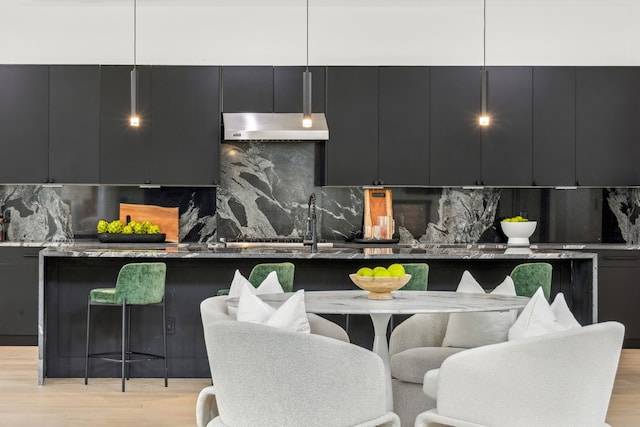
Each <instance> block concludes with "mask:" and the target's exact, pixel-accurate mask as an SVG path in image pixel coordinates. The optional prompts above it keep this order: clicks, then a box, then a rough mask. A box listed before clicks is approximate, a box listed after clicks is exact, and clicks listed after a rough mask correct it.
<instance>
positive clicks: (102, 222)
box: [98, 219, 109, 233]
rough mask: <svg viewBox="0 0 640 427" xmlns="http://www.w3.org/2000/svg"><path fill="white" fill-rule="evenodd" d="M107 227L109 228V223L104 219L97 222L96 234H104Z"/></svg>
mask: <svg viewBox="0 0 640 427" xmlns="http://www.w3.org/2000/svg"><path fill="white" fill-rule="evenodd" d="M107 227H109V223H108V222H107V221H105V220H104V219H101V220H100V221H98V233H106V232H107Z"/></svg>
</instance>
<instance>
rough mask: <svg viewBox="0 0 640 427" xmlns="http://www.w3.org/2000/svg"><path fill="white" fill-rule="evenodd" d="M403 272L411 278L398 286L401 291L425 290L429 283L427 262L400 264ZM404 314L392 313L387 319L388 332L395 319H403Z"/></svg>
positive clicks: (393, 325) (394, 323)
mask: <svg viewBox="0 0 640 427" xmlns="http://www.w3.org/2000/svg"><path fill="white" fill-rule="evenodd" d="M402 266H403V267H404V272H405V273H407V274H410V275H411V279H409V281H408V282H407V284H406V285H404V286H403V287H401V288H400V290H401V291H426V290H427V285H428V283H429V264H427V263H424V262H416V263H407V264H402ZM407 317H410V316H406V315H396V314H394V315H393V316H391V319H389V332H391V331H393V328H394V327H395V325H396V323H399V322H397V321H396V320H398V319H399V320H400V321H403V320H404V319H406V318H407Z"/></svg>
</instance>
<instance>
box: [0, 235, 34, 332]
mask: <svg viewBox="0 0 640 427" xmlns="http://www.w3.org/2000/svg"><path fill="white" fill-rule="evenodd" d="M40 249H42V248H24V247H0V277H2V280H0V345H37V344H38V252H39V251H40Z"/></svg>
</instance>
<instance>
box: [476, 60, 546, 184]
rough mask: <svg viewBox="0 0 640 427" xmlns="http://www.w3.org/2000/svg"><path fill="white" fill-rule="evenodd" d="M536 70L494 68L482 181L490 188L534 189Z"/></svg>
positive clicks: (483, 133) (489, 93)
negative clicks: (534, 77)
mask: <svg viewBox="0 0 640 427" xmlns="http://www.w3.org/2000/svg"><path fill="white" fill-rule="evenodd" d="M531 104H532V69H531V67H490V68H489V92H488V111H489V116H490V117H491V124H490V125H489V126H487V127H484V128H483V129H482V181H483V183H484V184H486V185H504V186H514V185H531V184H532V182H533V171H532V163H533V162H532V160H533V145H532V144H533V140H532V131H531V130H532V105H531Z"/></svg>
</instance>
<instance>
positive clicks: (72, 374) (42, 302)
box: [38, 244, 598, 384]
mask: <svg viewBox="0 0 640 427" xmlns="http://www.w3.org/2000/svg"><path fill="white" fill-rule="evenodd" d="M159 260H162V261H163V262H165V263H166V264H167V281H166V292H165V301H166V310H167V319H170V321H171V325H172V326H171V329H170V330H169V331H168V334H169V335H168V343H167V346H168V363H169V376H170V377H173V378H206V377H209V376H210V373H209V364H208V360H207V353H206V349H205V345H204V339H203V330H202V321H201V319H200V302H201V301H202V300H204V299H205V298H208V297H210V296H213V295H216V293H217V291H218V290H220V289H225V288H228V287H229V285H230V283H231V280H232V278H233V274H234V272H235V270H236V269H238V270H240V272H242V273H243V274H245V275H247V274H248V272H249V271H250V269H251V268H252V267H253V266H254V265H255V264H257V263H262V262H283V261H290V262H293V263H294V264H295V266H296V269H295V280H294V290H297V289H305V290H342V289H356V288H355V285H354V284H353V283H352V282H351V281H350V280H349V277H348V275H349V273H353V272H355V271H356V270H357V269H358V268H360V267H363V266H377V265H383V266H386V265H389V264H391V263H396V262H400V263H409V262H426V263H428V264H429V281H428V289H429V290H447V291H454V290H455V289H456V287H457V285H458V282H459V280H460V277H461V276H462V273H463V272H464V270H469V271H470V272H471V273H472V274H473V275H474V277H476V279H477V280H478V282H479V283H480V284H482V285H483V286H484V287H487V288H488V289H489V288H492V287H494V286H496V285H498V284H499V283H500V282H501V281H502V280H503V279H504V277H505V276H506V275H508V274H509V273H510V272H511V270H512V268H513V267H514V266H515V265H517V264H520V263H524V262H548V263H550V264H551V265H552V266H553V281H552V290H551V294H552V298H553V295H555V294H556V293H558V292H562V293H563V294H564V296H565V299H566V300H567V303H568V305H569V307H570V309H571V310H572V312H573V313H574V315H575V317H576V319H577V320H578V321H579V322H580V323H581V324H583V325H586V324H590V323H595V322H597V313H598V310H597V288H598V285H597V255H596V254H595V253H587V252H578V251H545V250H516V251H510V250H506V251H505V249H501V248H486V247H477V246H476V247H468V246H465V247H432V248H412V247H393V248H386V247H380V248H378V247H375V248H367V247H364V248H358V247H345V248H336V247H333V248H319V249H318V251H317V253H311V251H310V249H309V248H308V247H302V248H251V249H241V248H239V249H232V248H208V247H207V246H205V245H198V244H191V245H189V244H186V245H183V244H178V245H158V246H155V245H117V244H112V245H94V246H91V245H59V246H57V247H49V248H46V249H43V250H42V251H41V252H40V275H39V321H38V346H39V351H38V359H39V372H38V383H39V384H44V382H45V379H46V378H47V377H51V378H53V377H57V378H60V377H62V378H80V377H83V376H84V354H85V337H86V335H85V334H86V310H87V307H86V303H87V295H88V293H89V291H90V290H91V289H93V288H98V287H113V286H114V283H115V279H116V276H117V273H118V270H119V269H120V268H121V267H122V265H124V264H126V263H130V262H143V261H159ZM112 314H114V313H107V312H104V313H102V314H99V315H98V316H99V317H98V318H97V319H96V321H97V322H98V323H99V324H100V323H101V324H102V325H101V327H104V328H107V330H108V331H110V332H111V333H108V334H107V335H108V336H109V338H108V339H103V340H102V341H101V345H104V346H112V347H114V346H115V347H116V348H117V347H118V345H119V344H118V343H119V340H120V334H119V327H120V326H119V324H118V314H117V313H115V317H114V316H112ZM135 315H136V316H139V317H138V320H137V321H136V324H137V325H138V328H136V329H135V330H133V331H132V334H133V336H134V337H144V340H146V341H149V342H150V343H151V344H150V345H155V344H153V342H160V341H159V340H157V339H155V338H156V337H159V336H160V331H154V330H153V329H154V328H152V326H154V327H155V326H156V322H155V321H152V320H149V322H147V321H146V318H147V316H148V317H149V319H151V316H154V315H155V313H147V311H146V310H145V309H144V308H142V309H141V310H139V312H138V313H136V314H135ZM327 317H328V318H330V319H331V320H334V321H336V322H338V323H344V320H343V318H342V317H341V316H327ZM352 317H356V319H353V320H352V321H351V326H350V330H349V335H350V337H351V340H352V342H354V343H355V344H358V345H362V346H364V347H368V348H371V344H372V340H373V330H372V327H371V324H370V321H369V320H368V319H357V317H358V316H352ZM147 325H149V327H148V328H147ZM109 328H110V329H109ZM156 329H157V328H156ZM156 335H157V336H156ZM134 342H140V339H137V338H134ZM150 350H153V348H150ZM160 368H161V367H160V365H158V366H157V367H155V366H154V365H153V364H143V365H140V366H137V365H136V366H133V367H132V369H131V376H132V377H161V376H162V370H161V369H160ZM119 375H120V373H119V371H118V367H117V366H114V365H109V366H104V367H101V366H97V367H95V368H92V372H90V376H96V377H119Z"/></svg>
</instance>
